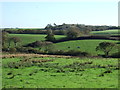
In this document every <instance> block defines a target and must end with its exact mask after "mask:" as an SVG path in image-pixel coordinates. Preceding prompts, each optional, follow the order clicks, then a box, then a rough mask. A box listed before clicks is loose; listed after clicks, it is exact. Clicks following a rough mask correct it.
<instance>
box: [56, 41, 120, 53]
mask: <svg viewBox="0 0 120 90" xmlns="http://www.w3.org/2000/svg"><path fill="white" fill-rule="evenodd" d="M104 41H106V42H117V41H114V40H73V41H67V42H61V43H56V44H55V46H56V47H57V49H58V50H80V51H85V52H89V53H91V54H97V53H100V54H101V53H102V52H100V51H98V52H96V50H95V48H96V46H98V45H99V43H100V42H104ZM78 46H79V47H80V48H77V47H78ZM68 47H70V48H68ZM116 51H118V49H117V48H113V50H112V52H116Z"/></svg>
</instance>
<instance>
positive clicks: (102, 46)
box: [96, 42, 115, 57]
mask: <svg viewBox="0 0 120 90" xmlns="http://www.w3.org/2000/svg"><path fill="white" fill-rule="evenodd" d="M114 46H115V43H111V42H101V43H99V45H98V46H97V47H96V51H98V50H99V51H103V52H104V54H105V56H106V57H108V56H109V53H110V51H112V49H113V47H114Z"/></svg>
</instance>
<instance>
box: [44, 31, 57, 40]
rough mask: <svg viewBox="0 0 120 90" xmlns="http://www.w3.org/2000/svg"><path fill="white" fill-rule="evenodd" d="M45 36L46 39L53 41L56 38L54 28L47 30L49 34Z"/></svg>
mask: <svg viewBox="0 0 120 90" xmlns="http://www.w3.org/2000/svg"><path fill="white" fill-rule="evenodd" d="M45 38H46V41H51V42H54V41H55V40H56V39H55V37H54V34H53V32H52V30H47V36H46V37H45Z"/></svg>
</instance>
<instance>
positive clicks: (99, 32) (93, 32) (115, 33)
mask: <svg viewBox="0 0 120 90" xmlns="http://www.w3.org/2000/svg"><path fill="white" fill-rule="evenodd" d="M91 34H93V35H119V34H120V31H119V30H118V29H113V30H104V31H92V32H91Z"/></svg>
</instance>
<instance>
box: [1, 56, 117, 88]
mask: <svg viewBox="0 0 120 90" xmlns="http://www.w3.org/2000/svg"><path fill="white" fill-rule="evenodd" d="M21 59H22V57H21V58H6V59H3V70H2V72H3V77H2V79H3V80H2V87H3V88H117V87H118V70H117V69H116V68H117V67H118V59H113V58H108V59H107V58H91V59H90V58H67V59H66V58H50V57H49V58H48V57H46V58H40V57H39V58H32V59H36V60H40V59H42V60H49V59H52V60H54V61H52V62H44V63H42V66H40V65H39V64H40V63H37V65H38V66H37V65H35V66H30V67H22V68H18V69H15V68H9V67H7V68H5V67H4V65H5V64H7V63H9V62H13V61H14V62H17V61H19V60H21ZM76 62H77V63H76ZM87 62H92V63H89V64H83V63H87ZM80 63H81V64H80ZM78 64H79V65H78ZM108 65H111V66H108ZM66 66H68V67H66ZM92 67H93V68H92ZM58 71H59V72H58ZM107 71H110V72H107ZM30 74H31V75H30Z"/></svg>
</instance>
